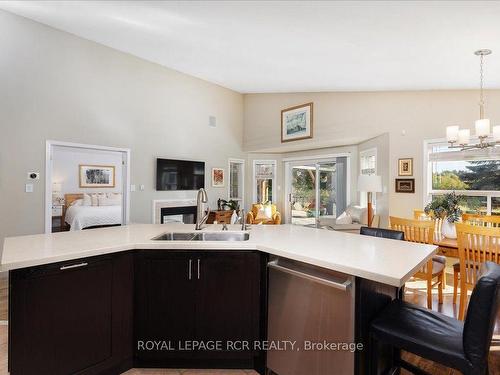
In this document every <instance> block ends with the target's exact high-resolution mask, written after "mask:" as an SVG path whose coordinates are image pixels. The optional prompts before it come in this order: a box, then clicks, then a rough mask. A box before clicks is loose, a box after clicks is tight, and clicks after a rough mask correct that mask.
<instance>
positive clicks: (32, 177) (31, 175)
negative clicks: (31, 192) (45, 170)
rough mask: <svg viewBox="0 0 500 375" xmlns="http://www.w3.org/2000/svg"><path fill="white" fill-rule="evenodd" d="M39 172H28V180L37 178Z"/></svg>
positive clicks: (38, 177)
mask: <svg viewBox="0 0 500 375" xmlns="http://www.w3.org/2000/svg"><path fill="white" fill-rule="evenodd" d="M39 179H40V173H39V172H28V180H39Z"/></svg>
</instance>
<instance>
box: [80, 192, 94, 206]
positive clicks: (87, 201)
mask: <svg viewBox="0 0 500 375" xmlns="http://www.w3.org/2000/svg"><path fill="white" fill-rule="evenodd" d="M82 206H92V197H91V196H90V194H83V200H82Z"/></svg>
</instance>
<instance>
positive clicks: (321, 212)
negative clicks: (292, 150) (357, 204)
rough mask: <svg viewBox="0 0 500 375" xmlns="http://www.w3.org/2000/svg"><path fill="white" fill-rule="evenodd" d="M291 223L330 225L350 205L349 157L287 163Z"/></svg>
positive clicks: (289, 219)
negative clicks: (348, 194) (348, 188)
mask: <svg viewBox="0 0 500 375" xmlns="http://www.w3.org/2000/svg"><path fill="white" fill-rule="evenodd" d="M287 191H288V204H289V207H288V210H287V214H288V222H290V223H292V224H297V225H308V226H318V225H328V224H331V223H332V222H334V220H335V218H336V217H337V216H338V215H339V214H340V213H342V212H343V211H344V210H345V207H346V205H347V158H346V157H338V158H334V159H329V160H312V161H309V160H308V161H304V162H289V163H287Z"/></svg>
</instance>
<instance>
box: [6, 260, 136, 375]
mask: <svg viewBox="0 0 500 375" xmlns="http://www.w3.org/2000/svg"><path fill="white" fill-rule="evenodd" d="M132 270H133V257H132V254H120V255H119V256H115V257H111V256H109V257H108V256H103V257H94V258H85V259H79V260H76V261H70V262H64V263H56V264H51V265H47V266H40V267H31V268H26V269H21V270H16V271H12V272H11V273H10V293H9V295H10V311H9V315H10V319H9V320H10V322H9V323H10V324H9V330H10V334H9V368H10V372H11V373H12V374H13V375H16V374H23V375H30V374H37V375H40V374H51V375H59V374H60V375H67V374H82V375H83V374H85V375H90V374H105V373H116V371H117V370H118V369H121V368H127V367H129V366H130V364H131V360H132V345H131V344H130V342H131V340H132V323H133V320H132V313H131V311H132V301H133V300H132V291H133V290H132V287H133V281H132Z"/></svg>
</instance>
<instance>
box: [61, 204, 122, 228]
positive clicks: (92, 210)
mask: <svg viewBox="0 0 500 375" xmlns="http://www.w3.org/2000/svg"><path fill="white" fill-rule="evenodd" d="M65 221H66V223H68V224H69V225H70V230H81V229H84V228H88V227H93V226H96V225H114V224H121V223H122V207H121V206H78V205H74V206H70V207H68V209H67V210H66V216H65Z"/></svg>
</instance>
